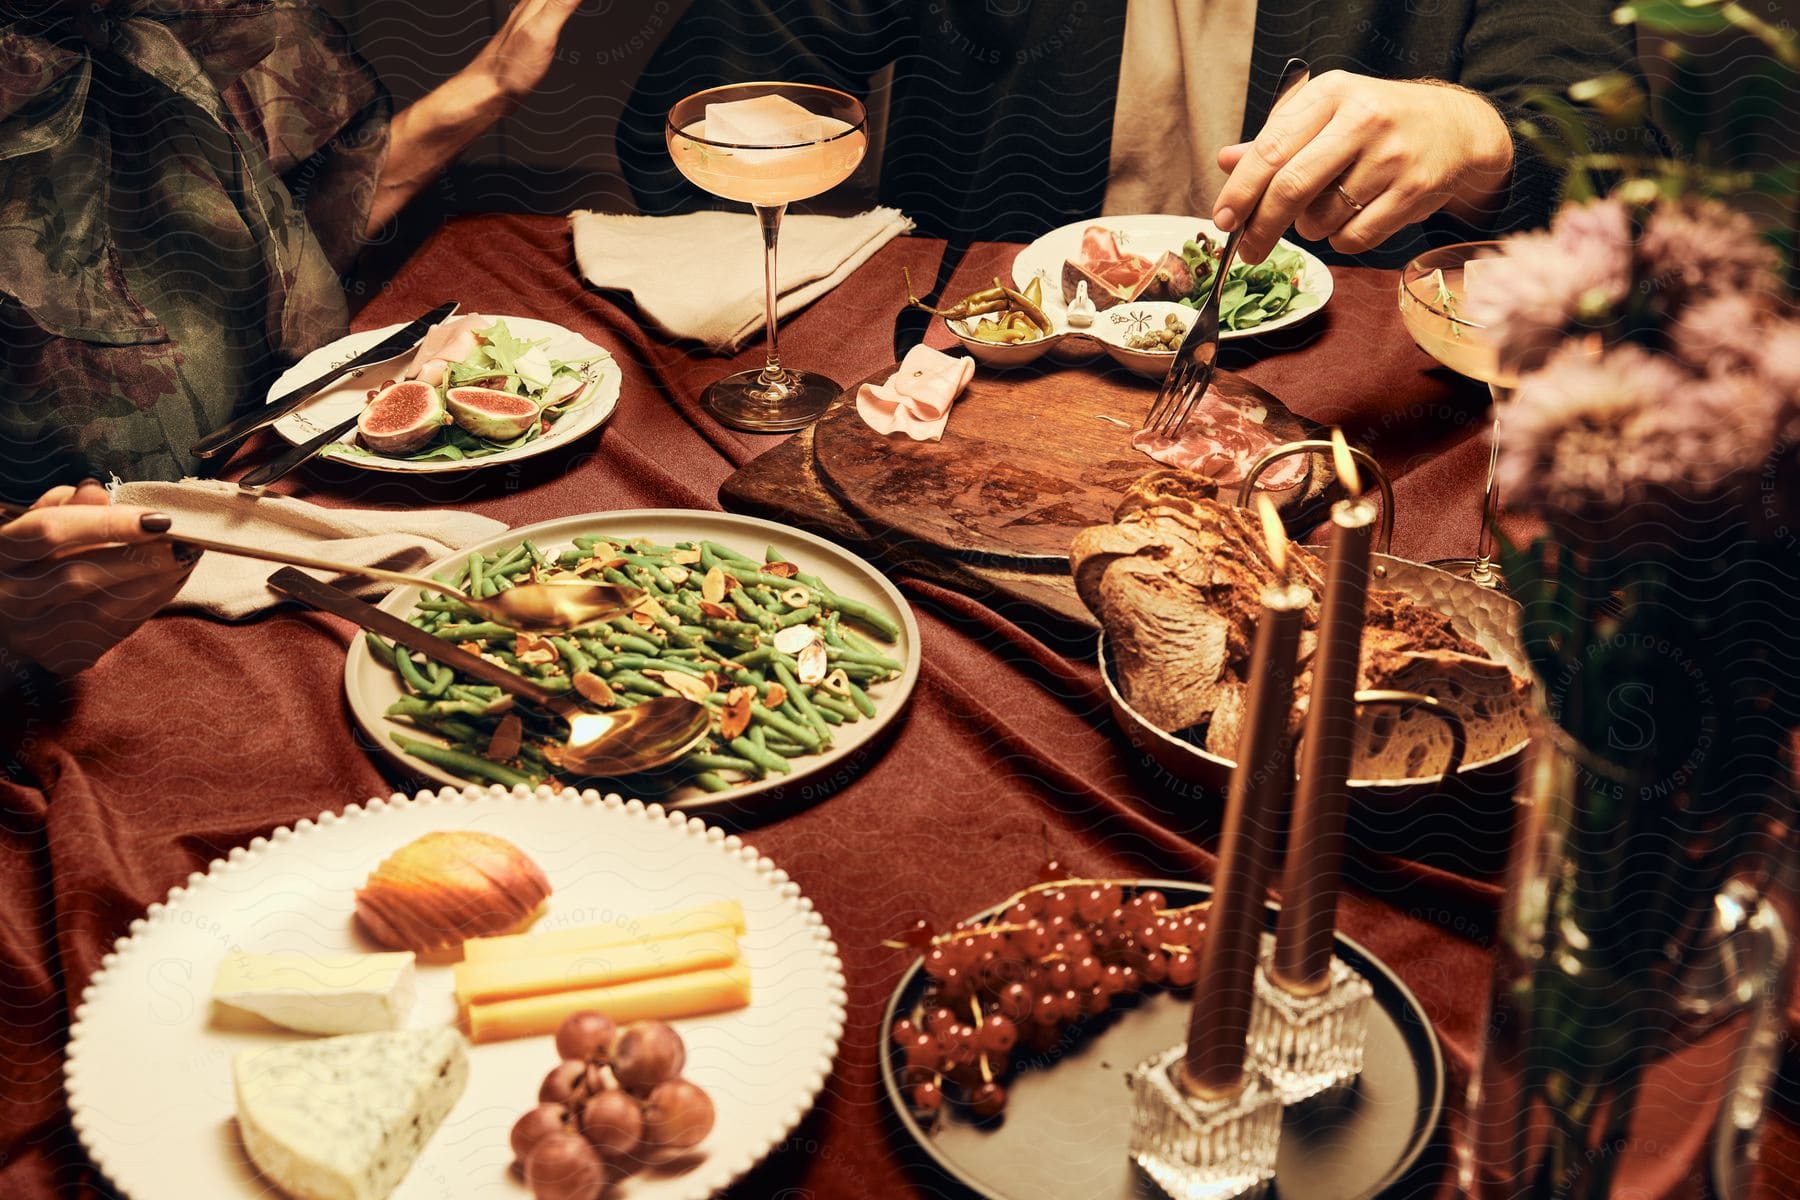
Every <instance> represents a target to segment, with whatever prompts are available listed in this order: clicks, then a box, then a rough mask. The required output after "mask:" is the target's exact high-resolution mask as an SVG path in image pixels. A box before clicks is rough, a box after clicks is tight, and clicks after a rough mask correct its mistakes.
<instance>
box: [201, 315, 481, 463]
mask: <svg viewBox="0 0 1800 1200" xmlns="http://www.w3.org/2000/svg"><path fill="white" fill-rule="evenodd" d="M456 306H457V302H456V301H455V300H451V301H449V302H447V303H444V304H440V305H438V306H437V307H436V308H434V309H432V310H431V311H430V312H428V313H426V314H425V315H424V316H422V317H420V318H419V319H418V320H416V321H413V322H411V323H410V324H408V325H406V326H405V327H404V328H401V329H396V330H395V331H394V332H393V333H391V334H389V335H388V336H387V337H384V338H382V339H381V340H380V341H379V342H377V343H375V344H374V345H373V346H370V347H369V348H368V349H367V350H364V351H363V352H362V353H361V354H359V355H357V356H356V357H355V358H353V359H351V360H350V361H349V362H347V363H343V364H341V365H339V366H335V367H332V368H331V369H330V370H329V371H327V372H326V373H325V374H323V375H320V376H318V377H317V378H314V379H311V380H308V381H307V382H305V383H303V384H301V385H300V386H299V387H297V388H294V389H293V390H292V391H289V392H284V393H282V395H281V396H280V397H279V398H278V399H275V400H271V401H269V403H267V404H265V405H263V406H262V407H261V408H258V409H256V410H255V411H254V412H248V413H245V414H244V415H243V416H241V417H239V418H238V419H237V420H235V421H232V422H231V423H229V424H227V425H221V426H219V428H217V429H215V430H213V431H212V432H211V433H209V434H207V435H206V436H205V437H203V438H201V439H200V440H199V441H197V442H195V443H194V444H193V445H192V446H190V447H188V452H189V453H191V454H193V455H194V456H195V457H196V458H212V457H214V456H215V455H217V454H218V453H219V452H220V451H221V450H224V449H225V448H226V447H228V446H230V445H232V444H233V443H235V442H237V441H239V440H241V439H243V438H246V437H249V436H250V435H251V434H253V433H255V432H256V431H257V430H258V429H261V428H262V427H263V426H265V425H273V424H274V423H275V422H276V421H279V420H280V419H281V418H283V417H285V416H287V415H288V414H289V413H291V412H293V411H294V410H295V409H296V408H299V407H300V406H301V405H302V404H305V403H306V402H307V401H308V400H311V399H312V398H313V397H314V396H316V395H318V394H319V393H320V392H322V391H324V390H325V389H326V388H328V387H330V386H331V385H332V384H334V383H336V382H337V381H338V380H339V379H342V378H343V377H344V376H345V375H348V374H349V373H350V372H352V371H355V370H357V369H358V368H361V367H366V366H368V365H369V364H371V363H378V362H384V361H386V360H387V359H390V358H393V357H394V356H395V355H396V354H401V353H404V352H405V351H407V350H410V349H412V348H413V347H414V346H416V345H418V344H419V342H420V341H421V340H422V339H423V338H424V337H425V334H426V333H427V332H428V331H429V330H430V329H431V327H432V326H433V325H436V324H437V323H438V322H439V321H445V320H448V319H449V318H450V315H451V314H452V313H454V312H455V311H456Z"/></svg>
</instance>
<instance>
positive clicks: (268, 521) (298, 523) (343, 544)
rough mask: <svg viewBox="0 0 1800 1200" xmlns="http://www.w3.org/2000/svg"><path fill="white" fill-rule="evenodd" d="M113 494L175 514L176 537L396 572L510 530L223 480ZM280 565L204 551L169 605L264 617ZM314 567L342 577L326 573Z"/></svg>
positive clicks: (460, 516) (367, 592)
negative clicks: (326, 502)
mask: <svg viewBox="0 0 1800 1200" xmlns="http://www.w3.org/2000/svg"><path fill="white" fill-rule="evenodd" d="M113 499H114V500H115V501H117V502H118V503H120V504H132V505H138V506H141V507H143V508H149V509H154V510H156V511H157V512H164V513H167V514H169V516H170V517H171V518H173V520H174V533H175V536H176V537H180V535H181V534H182V533H184V532H185V533H191V534H193V535H194V536H195V537H209V538H218V539H222V540H225V541H232V542H244V543H248V544H250V545H253V546H260V547H262V548H264V549H270V550H295V551H298V552H300V553H305V554H313V555H317V556H318V557H320V558H330V559H336V560H337V561H339V562H346V563H355V564H357V565H358V566H372V567H387V568H388V569H390V570H394V571H416V570H419V569H422V568H424V567H426V566H428V565H429V564H431V563H433V562H436V561H437V560H438V559H440V558H442V557H444V556H445V555H446V554H449V553H450V552H451V551H453V550H459V549H461V548H462V547H464V546H468V545H472V544H474V543H476V542H479V541H482V540H484V539H486V538H490V537H493V536H494V535H495V534H496V533H499V532H500V531H501V530H503V529H505V528H506V526H505V524H503V523H502V522H500V521H496V520H493V519H492V518H490V517H478V516H476V515H475V514H474V513H465V512H452V511H432V510H410V509H405V510H393V511H390V510H386V509H355V508H321V507H319V506H318V505H316V504H308V503H307V502H306V501H304V500H296V499H294V498H293V497H291V496H276V495H272V494H268V493H265V494H262V495H254V494H251V493H247V492H244V491H242V490H241V489H239V487H238V486H237V485H236V484H235V483H227V482H225V481H223V480H218V479H185V480H183V481H182V482H180V483H124V484H120V485H119V486H118V487H117V488H115V489H114V491H113ZM278 570H280V566H279V564H276V563H269V562H263V561H262V560H260V559H254V558H236V557H233V556H230V555H225V554H206V555H203V556H201V559H200V561H199V563H198V564H196V565H195V567H194V573H193V574H192V575H190V576H188V581H187V584H186V585H185V586H183V587H182V589H181V594H180V595H178V596H176V597H175V600H174V602H173V603H172V604H171V605H170V606H169V608H170V610H171V611H176V612H180V611H187V612H202V613H205V614H207V615H209V616H214V617H221V618H224V619H225V620H228V621H238V620H242V619H244V618H245V617H250V616H254V615H255V614H256V613H258V612H260V611H262V610H263V609H266V608H273V607H274V606H275V605H276V604H279V603H281V602H282V598H281V597H279V596H277V595H276V594H275V593H274V592H271V591H270V590H269V589H268V586H267V583H266V580H267V579H268V578H269V576H270V575H272V574H274V573H275V572H276V571H278ZM311 574H313V575H316V576H318V577H320V578H322V579H333V578H334V577H333V576H332V575H331V574H330V572H326V571H313V572H311ZM334 581H335V580H334ZM393 586H394V585H393V584H391V583H386V582H383V581H381V580H372V579H371V580H363V579H358V580H357V581H356V589H355V590H356V594H357V595H358V596H361V597H362V598H363V599H365V600H370V599H374V598H376V597H378V596H381V595H383V594H384V593H386V592H387V591H388V590H389V589H390V588H392V587H393Z"/></svg>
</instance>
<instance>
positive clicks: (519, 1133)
mask: <svg viewBox="0 0 1800 1200" xmlns="http://www.w3.org/2000/svg"><path fill="white" fill-rule="evenodd" d="M556 1052H557V1053H558V1054H559V1055H561V1056H562V1062H561V1063H560V1064H559V1065H558V1066H557V1067H556V1068H555V1069H554V1070H552V1071H551V1072H550V1074H548V1075H546V1076H545V1077H544V1083H543V1086H541V1087H540V1088H538V1106H537V1107H536V1108H534V1109H532V1110H531V1111H530V1112H528V1113H526V1114H525V1115H524V1116H522V1117H520V1118H519V1120H518V1122H517V1123H516V1124H515V1125H514V1126H513V1128H512V1149H513V1154H514V1155H515V1156H517V1158H518V1161H519V1164H520V1166H521V1168H522V1170H523V1171H524V1175H525V1182H526V1184H527V1185H528V1186H529V1187H530V1188H531V1194H532V1195H533V1196H535V1197H536V1198H537V1200H596V1198H597V1197H599V1196H600V1195H601V1194H602V1193H604V1192H605V1191H606V1189H607V1187H608V1186H609V1185H610V1184H611V1183H612V1181H613V1180H614V1179H616V1178H618V1177H619V1176H621V1175H625V1174H628V1173H629V1172H630V1171H631V1170H632V1169H633V1168H635V1167H637V1166H639V1165H641V1164H643V1163H645V1162H648V1161H651V1160H652V1159H656V1158H662V1157H666V1156H669V1155H672V1154H676V1153H679V1152H681V1151H683V1150H691V1149H693V1148H694V1147H695V1146H697V1145H699V1144H700V1142H701V1141H702V1140H703V1139H704V1138H705V1137H706V1135H707V1134H708V1133H710V1132H711V1131H712V1127H713V1104H712V1100H711V1099H710V1098H708V1096H707V1094H706V1093H705V1092H703V1091H701V1090H700V1089H699V1088H698V1087H696V1086H695V1085H694V1084H692V1083H689V1082H688V1081H687V1080H685V1079H683V1078H681V1068H682V1067H684V1066H685V1065H687V1047H686V1046H684V1045H683V1044H682V1041H681V1035H680V1034H678V1033H676V1032H675V1031H674V1030H673V1029H671V1028H669V1027H668V1026H667V1025H665V1024H663V1023H662V1022H661V1021H636V1022H633V1023H632V1024H630V1025H627V1026H625V1027H624V1028H622V1029H621V1028H619V1027H618V1026H616V1025H615V1024H614V1023H613V1021H612V1019H611V1018H609V1017H607V1016H604V1015H603V1014H601V1013H597V1012H592V1011H587V1012H578V1013H571V1014H570V1015H569V1016H568V1017H567V1018H565V1019H564V1021H563V1023H562V1025H561V1026H560V1027H558V1029H557V1031H556ZM615 1085H616V1086H615Z"/></svg>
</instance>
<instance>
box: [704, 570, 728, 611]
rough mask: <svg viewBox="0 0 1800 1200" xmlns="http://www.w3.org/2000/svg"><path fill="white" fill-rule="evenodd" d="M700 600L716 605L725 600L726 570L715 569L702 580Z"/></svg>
mask: <svg viewBox="0 0 1800 1200" xmlns="http://www.w3.org/2000/svg"><path fill="white" fill-rule="evenodd" d="M700 598H701V599H702V600H710V601H712V602H713V603H714V604H717V603H718V602H719V601H721V600H723V599H724V598H725V569H724V568H723V567H714V568H713V569H712V570H710V571H708V572H707V573H706V574H705V575H703V576H701V578H700Z"/></svg>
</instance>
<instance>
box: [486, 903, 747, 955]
mask: <svg viewBox="0 0 1800 1200" xmlns="http://www.w3.org/2000/svg"><path fill="white" fill-rule="evenodd" d="M708 929H729V930H731V931H732V932H733V933H742V932H744V909H743V906H742V905H740V904H739V903H738V902H737V901H736V900H719V901H716V902H714V903H712V904H702V905H701V906H700V907H698V908H690V909H685V910H683V911H681V912H672V913H655V914H652V915H650V916H643V917H628V918H621V919H619V920H617V921H609V922H607V923H606V924H603V925H580V926H574V927H571V928H569V929H549V930H544V931H543V932H540V933H512V934H506V935H504V936H501V937H483V938H470V939H469V940H468V941H466V942H464V943H463V961H464V962H489V961H493V960H496V959H508V958H544V957H547V956H549V955H553V954H573V953H577V952H579V951H582V950H593V949H597V948H599V947H601V946H621V945H627V944H630V943H634V942H646V941H654V940H657V939H659V938H670V937H684V936H686V935H688V934H692V933H702V932H704V931H706V930H708Z"/></svg>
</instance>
